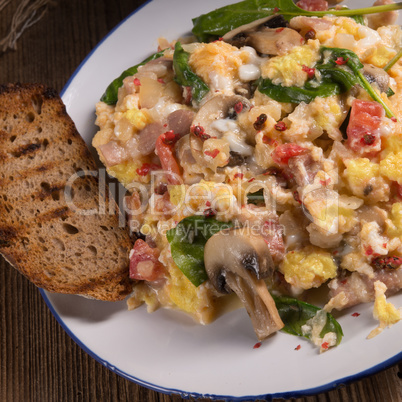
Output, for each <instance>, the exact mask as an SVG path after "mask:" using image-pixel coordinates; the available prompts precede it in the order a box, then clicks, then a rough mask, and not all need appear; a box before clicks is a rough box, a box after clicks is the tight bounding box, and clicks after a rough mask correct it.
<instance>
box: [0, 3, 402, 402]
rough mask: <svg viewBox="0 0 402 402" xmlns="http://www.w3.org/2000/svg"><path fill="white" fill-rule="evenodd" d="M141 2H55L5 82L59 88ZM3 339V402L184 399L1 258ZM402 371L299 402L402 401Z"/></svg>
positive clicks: (1, 30) (4, 68)
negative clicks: (102, 350) (82, 326)
mask: <svg viewBox="0 0 402 402" xmlns="http://www.w3.org/2000/svg"><path fill="white" fill-rule="evenodd" d="M166 1H169V0H166ZM18 3H19V0H13V1H11V4H10V5H9V6H7V7H6V8H5V9H4V10H3V11H2V12H1V13H0V37H2V36H3V35H4V34H5V32H6V29H7V28H8V27H9V24H10V20H11V15H12V13H13V11H14V10H15V8H16V7H17V5H18ZM143 3H145V1H143V0H142V1H141V0H137V1H135V0H131V1H130V0H114V1H109V0H97V1H95V0H59V1H55V2H54V6H53V7H51V8H50V9H49V10H48V12H47V13H46V15H45V16H44V18H43V19H42V20H41V21H39V22H38V23H37V24H36V25H34V26H33V27H31V28H30V29H29V30H28V31H27V32H26V33H25V34H24V35H23V36H22V37H21V38H20V40H19V42H18V49H17V50H16V51H11V52H7V53H6V54H3V55H0V84H2V83H8V82H40V83H43V84H46V85H48V86H51V87H53V88H55V89H57V90H58V91H60V90H61V89H62V88H63V86H64V85H65V83H66V82H67V80H68V78H69V77H70V76H71V74H72V73H73V72H74V70H75V69H76V68H77V67H78V66H79V64H80V63H81V61H82V60H83V59H84V58H85V56H87V54H88V53H89V52H90V51H91V49H93V48H94V46H95V45H96V44H97V43H98V42H99V41H100V40H101V39H102V38H103V37H104V36H105V35H106V34H107V33H108V32H109V31H110V30H111V29H112V28H113V27H115V26H116V24H118V23H119V22H120V21H121V20H122V19H124V18H125V17H126V16H127V15H129V14H130V13H131V12H132V11H134V10H135V9H136V8H137V7H138V6H140V5H141V4H143ZM0 220H1V217H0ZM0 341H1V345H0V401H41V402H46V401H155V402H156V401H163V402H178V401H181V400H182V398H181V397H180V396H177V395H173V396H168V395H164V394H161V393H157V392H155V391H152V390H148V389H146V388H143V387H140V386H139V385H137V384H134V383H132V382H130V381H127V380H125V379H123V378H121V377H119V376H118V375H116V374H114V373H112V372H111V371H109V370H108V369H107V368H105V367H104V366H102V365H101V364H100V363H98V362H96V361H95V360H94V359H92V358H91V357H90V356H88V355H87V354H86V353H85V352H84V351H83V350H81V349H80V348H79V347H78V346H77V345H76V344H75V343H74V342H73V341H72V340H71V339H70V338H69V336H68V335H67V334H66V333H65V332H64V330H63V329H62V328H61V327H60V325H59V324H58V323H57V321H56V320H55V318H54V317H53V316H52V314H51V313H50V311H49V309H48V308H47V306H46V304H45V302H44V301H43V299H42V297H41V296H40V293H39V291H38V289H37V288H35V287H34V286H33V285H32V284H30V283H29V282H28V281H27V280H26V279H25V278H24V277H22V276H21V275H20V274H19V273H18V272H17V271H15V270H14V269H13V268H11V267H10V266H9V265H8V264H7V263H6V262H5V261H4V259H2V258H1V257H0ZM345 364H347V362H345ZM401 370H402V367H401V366H400V367H399V368H398V366H397V365H396V366H394V367H391V368H389V369H388V370H385V371H383V372H380V373H378V374H376V375H373V376H371V377H368V378H365V379H363V380H360V381H357V382H355V383H352V384H349V385H347V386H341V387H340V388H338V389H336V390H332V391H329V392H326V393H322V394H319V395H315V396H311V397H305V398H300V399H296V401H298V402H302V401H303V402H313V401H320V402H321V401H322V402H324V401H325V402H341V401H342V402H357V401H363V402H371V401H391V402H393V401H402V379H401V374H400V373H401ZM398 373H399V374H398Z"/></svg>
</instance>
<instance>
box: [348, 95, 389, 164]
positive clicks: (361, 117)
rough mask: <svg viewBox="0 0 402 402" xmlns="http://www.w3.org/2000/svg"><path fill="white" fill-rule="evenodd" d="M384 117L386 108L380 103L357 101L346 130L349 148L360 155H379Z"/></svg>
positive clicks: (353, 106)
mask: <svg viewBox="0 0 402 402" xmlns="http://www.w3.org/2000/svg"><path fill="white" fill-rule="evenodd" d="M384 115H385V112H384V108H383V107H382V106H381V105H380V104H379V103H377V102H374V101H363V100H360V99H355V100H354V101H353V103H352V109H351V113H350V119H349V124H348V127H347V129H346V134H347V137H348V139H347V145H348V147H349V148H350V149H352V150H353V151H355V152H356V153H358V154H359V155H364V156H367V157H373V156H375V155H377V154H378V153H379V152H380V151H381V136H380V132H379V128H380V124H381V119H382V118H383V117H384Z"/></svg>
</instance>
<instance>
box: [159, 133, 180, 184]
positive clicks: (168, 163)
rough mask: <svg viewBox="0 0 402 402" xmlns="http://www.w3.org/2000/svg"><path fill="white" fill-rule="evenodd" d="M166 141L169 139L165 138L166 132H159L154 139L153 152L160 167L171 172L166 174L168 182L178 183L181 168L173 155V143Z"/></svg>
mask: <svg viewBox="0 0 402 402" xmlns="http://www.w3.org/2000/svg"><path fill="white" fill-rule="evenodd" d="M167 142H169V141H168V140H167V138H166V133H164V134H161V135H160V136H159V137H158V139H157V140H156V144H155V153H156V155H158V157H159V159H160V161H161V165H162V169H163V170H166V171H167V172H169V173H172V174H169V175H168V181H169V183H170V184H180V183H181V181H180V179H179V177H181V169H180V166H179V164H178V163H177V161H176V158H175V157H174V155H173V145H174V144H171V143H167Z"/></svg>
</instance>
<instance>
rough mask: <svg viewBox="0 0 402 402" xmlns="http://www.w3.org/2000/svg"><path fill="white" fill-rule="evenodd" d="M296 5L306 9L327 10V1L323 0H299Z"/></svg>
mask: <svg viewBox="0 0 402 402" xmlns="http://www.w3.org/2000/svg"><path fill="white" fill-rule="evenodd" d="M296 6H297V7H300V8H302V9H303V10H306V11H326V10H328V2H327V1H325V0H300V1H298V2H297V3H296Z"/></svg>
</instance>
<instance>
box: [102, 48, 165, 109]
mask: <svg viewBox="0 0 402 402" xmlns="http://www.w3.org/2000/svg"><path fill="white" fill-rule="evenodd" d="M163 55H164V50H162V51H160V52H158V53H155V54H153V55H151V56H149V57H148V58H146V59H145V60H143V61H142V62H141V63H139V64H137V65H135V66H133V67H130V68H128V69H127V70H125V71H123V72H122V73H121V74H120V76H119V77H117V78H116V79H114V80H113V81H112V82H111V83H110V84H109V86H108V87H107V88H106V91H105V92H104V94H103V95H102V97H101V99H100V100H101V101H102V102H105V103H107V104H108V105H114V104H116V103H117V95H118V91H119V88H120V87H121V86H122V85H123V80H124V78H126V77H129V76H130V75H134V74H136V73H137V71H138V67H141V66H143V65H144V64H147V63H148V62H149V61H152V60H155V59H158V58H159V57H162V56H163Z"/></svg>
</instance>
